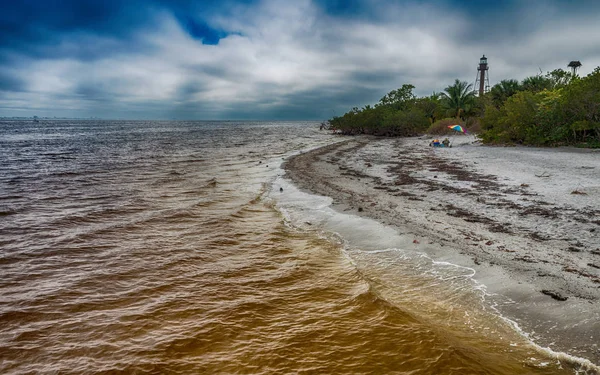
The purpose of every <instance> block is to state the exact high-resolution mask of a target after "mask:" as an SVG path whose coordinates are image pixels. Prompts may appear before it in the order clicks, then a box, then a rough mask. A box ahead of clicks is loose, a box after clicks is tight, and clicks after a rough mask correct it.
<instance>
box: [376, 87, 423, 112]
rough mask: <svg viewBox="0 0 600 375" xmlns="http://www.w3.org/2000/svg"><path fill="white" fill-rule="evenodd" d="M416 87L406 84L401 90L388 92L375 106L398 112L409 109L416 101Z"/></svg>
mask: <svg viewBox="0 0 600 375" xmlns="http://www.w3.org/2000/svg"><path fill="white" fill-rule="evenodd" d="M414 88H415V86H413V85H411V84H409V83H405V84H403V85H402V87H400V88H399V89H396V90H392V91H390V92H388V93H387V94H386V95H385V96H384V97H383V98H381V99H380V100H379V103H378V104H376V105H375V106H376V107H377V106H389V107H392V108H394V109H397V110H404V109H407V108H409V107H410V106H411V105H412V104H414V101H415V98H416V97H415V95H414V94H413V92H412V91H413V89H414Z"/></svg>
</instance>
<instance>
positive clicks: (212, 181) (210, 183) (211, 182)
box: [206, 177, 217, 187]
mask: <svg viewBox="0 0 600 375" xmlns="http://www.w3.org/2000/svg"><path fill="white" fill-rule="evenodd" d="M215 186H217V179H216V178H214V177H213V178H211V179H210V180H208V181H207V183H206V187H215Z"/></svg>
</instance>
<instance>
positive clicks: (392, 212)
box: [285, 136, 600, 364]
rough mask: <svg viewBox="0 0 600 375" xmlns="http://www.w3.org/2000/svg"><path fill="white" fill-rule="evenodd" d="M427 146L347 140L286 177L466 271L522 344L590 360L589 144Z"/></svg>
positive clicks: (598, 287) (592, 204) (596, 172)
mask: <svg viewBox="0 0 600 375" xmlns="http://www.w3.org/2000/svg"><path fill="white" fill-rule="evenodd" d="M429 142H430V139H429V138H425V137H420V138H373V137H352V138H348V139H347V140H344V141H342V142H340V143H336V144H333V145H330V146H326V147H323V148H319V149H316V150H313V151H310V152H308V153H305V154H300V155H297V156H295V157H293V158H290V160H288V161H287V162H286V163H285V169H286V176H287V177H288V178H290V179H291V180H292V181H293V182H294V183H295V184H296V185H297V186H299V187H300V188H301V189H304V190H307V191H310V192H313V193H316V194H320V195H325V196H329V197H332V198H333V202H334V203H333V208H334V209H336V210H339V211H342V212H347V213H353V214H356V215H361V216H366V217H369V218H372V219H375V220H378V221H379V222H382V223H384V224H387V225H390V226H392V227H395V228H396V229H397V230H398V231H399V232H401V233H408V234H410V235H412V236H414V241H413V246H414V249H416V250H420V251H423V252H426V253H427V254H429V255H430V256H432V257H433V258H434V259H436V260H440V261H448V262H452V263H455V264H459V265H462V266H467V267H472V268H473V269H475V270H476V272H477V274H476V277H475V278H476V279H477V280H478V281H479V282H481V283H483V284H484V285H485V286H486V287H487V290H488V292H490V293H493V294H494V295H496V296H499V297H501V298H496V299H494V301H495V302H494V304H495V307H496V308H497V309H498V310H499V311H500V312H501V314H502V315H503V316H505V317H506V318H508V319H510V320H512V321H514V322H516V323H517V324H518V326H519V327H520V329H522V330H523V332H525V333H526V334H527V335H528V336H529V337H530V338H531V339H532V340H533V341H534V342H536V343H537V344H539V345H540V346H542V347H547V348H550V349H551V350H553V351H557V352H565V353H568V354H570V355H574V356H577V357H582V358H585V359H588V360H590V361H592V362H593V363H595V364H600V150H581V149H574V148H559V149H541V148H525V147H488V146H482V145H480V144H478V142H477V141H476V140H475V138H474V137H472V136H455V137H453V139H452V147H451V148H431V147H429V146H428V144H429ZM498 301H501V302H498Z"/></svg>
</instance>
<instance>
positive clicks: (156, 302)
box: [0, 121, 583, 374]
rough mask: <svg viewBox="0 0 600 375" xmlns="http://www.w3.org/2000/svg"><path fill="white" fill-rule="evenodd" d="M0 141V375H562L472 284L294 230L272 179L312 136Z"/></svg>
mask: <svg viewBox="0 0 600 375" xmlns="http://www.w3.org/2000/svg"><path fill="white" fill-rule="evenodd" d="M0 127H1V129H0V131H1V134H2V138H1V139H0V146H1V147H0V156H1V158H2V164H3V166H2V170H1V171H0V273H1V275H2V278H1V279H0V323H1V325H0V372H1V373H3V374H23V373H184V374H233V373H235V374H378V373H399V374H453V373H455V374H529V373H531V374H561V373H575V372H576V371H578V370H577V368H578V365H577V362H576V361H572V362H569V361H565V360H564V359H563V360H562V361H559V360H558V359H557V358H556V357H554V356H551V355H550V354H548V353H545V352H544V351H542V350H540V349H538V348H536V347H535V346H533V345H531V343H529V342H528V341H527V340H526V339H525V338H524V337H523V336H522V335H521V334H520V333H519V332H518V331H517V330H516V329H515V328H514V327H513V326H512V325H511V324H509V323H508V322H507V321H505V320H504V319H502V318H501V317H500V316H498V315H497V314H496V313H495V312H494V310H493V308H490V306H489V303H488V302H487V301H486V299H485V298H483V296H484V292H483V291H482V289H481V288H480V287H481V286H478V285H477V284H476V283H474V282H473V281H472V280H471V276H472V275H471V273H470V270H468V269H464V268H460V267H456V266H454V265H448V264H438V263H436V262H433V261H432V260H430V259H428V258H426V257H424V256H422V255H420V254H411V253H407V252H403V251H402V250H401V249H388V248H382V249H381V250H380V251H372V250H365V249H361V248H360V247H356V246H353V245H352V243H351V242H347V241H346V239H344V238H343V235H340V234H339V233H338V234H337V235H334V234H332V229H331V228H327V227H326V226H318V225H313V226H312V227H311V228H310V229H306V228H304V227H302V226H301V225H296V224H297V221H298V220H302V218H301V217H302V216H301V215H299V216H295V214H294V213H293V212H291V211H293V210H294V206H293V205H290V204H289V202H287V203H286V202H285V201H281V202H280V201H279V199H278V193H279V191H278V189H279V182H280V181H281V180H280V178H278V175H279V174H281V170H280V169H279V163H280V162H281V160H282V158H284V157H285V156H287V155H289V154H291V153H293V152H297V151H299V150H302V149H305V148H307V147H314V146H316V145H319V144H324V143H327V142H331V141H332V138H330V136H328V135H324V134H322V133H320V132H319V131H318V130H316V129H318V124H303V123H282V124H276V123H235V122H229V123H178V122H151V123H148V122H92V121H90V122H82V121H71V122H66V121H55V122H47V123H43V122H42V123H36V124H34V123H26V122H5V123H0ZM288 190H290V194H297V196H296V198H298V199H304V198H302V197H303V196H302V195H301V194H300V193H297V192H296V193H293V191H292V190H293V189H291V188H289V187H288V186H286V192H287V191H288ZM292 199H294V198H292ZM304 204H305V206H306V207H307V209H310V208H311V207H314V204H315V202H310V201H309V202H305V203H304ZM282 210H283V211H282ZM290 210H291V211H290ZM290 212H291V213H290ZM298 212H299V211H298ZM298 218H300V219H298ZM341 220H345V219H343V218H342V219H341ZM343 225H344V226H351V225H353V224H352V222H351V221H348V222H346V223H345V224H343ZM579 371H583V370H582V369H579Z"/></svg>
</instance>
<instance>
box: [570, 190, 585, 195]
mask: <svg viewBox="0 0 600 375" xmlns="http://www.w3.org/2000/svg"><path fill="white" fill-rule="evenodd" d="M571 194H578V195H587V193H586V192H585V191H581V190H573V191H572V192H571Z"/></svg>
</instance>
